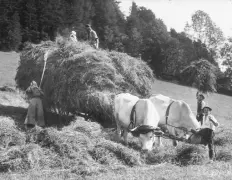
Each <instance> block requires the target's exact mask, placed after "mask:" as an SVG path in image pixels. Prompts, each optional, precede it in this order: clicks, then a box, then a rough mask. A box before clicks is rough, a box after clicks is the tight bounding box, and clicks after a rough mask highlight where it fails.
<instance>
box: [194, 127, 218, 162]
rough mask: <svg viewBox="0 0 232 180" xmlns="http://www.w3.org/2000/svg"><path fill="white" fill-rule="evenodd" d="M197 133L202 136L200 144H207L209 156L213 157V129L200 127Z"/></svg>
mask: <svg viewBox="0 0 232 180" xmlns="http://www.w3.org/2000/svg"><path fill="white" fill-rule="evenodd" d="M198 133H199V135H200V136H201V137H202V140H201V144H204V145H208V148H209V158H210V159H213V156H214V152H213V138H214V135H215V134H214V131H213V130H212V129H209V128H204V129H201V130H200V131H199V132H198Z"/></svg>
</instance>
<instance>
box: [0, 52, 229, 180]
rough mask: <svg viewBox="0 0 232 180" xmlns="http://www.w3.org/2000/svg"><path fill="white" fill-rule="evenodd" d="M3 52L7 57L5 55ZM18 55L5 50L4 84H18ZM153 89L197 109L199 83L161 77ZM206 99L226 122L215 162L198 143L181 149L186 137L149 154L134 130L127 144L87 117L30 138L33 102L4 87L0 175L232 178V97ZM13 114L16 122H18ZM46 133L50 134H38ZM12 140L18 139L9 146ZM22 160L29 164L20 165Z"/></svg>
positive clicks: (217, 141)
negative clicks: (25, 126)
mask: <svg viewBox="0 0 232 180" xmlns="http://www.w3.org/2000/svg"><path fill="white" fill-rule="evenodd" d="M2 55H3V56H4V57H3V58H4V59H5V61H2V59H3V58H2ZM18 59H19V57H18V55H17V54H16V53H12V54H10V53H0V60H1V62H2V64H1V66H0V73H4V76H0V77H1V80H0V86H2V85H10V86H12V85H14V84H15V83H14V75H15V70H16V68H17V64H18V62H17V61H18ZM153 91H154V94H159V93H160V94H164V95H167V96H170V97H172V98H174V99H182V100H184V101H186V102H187V103H188V104H190V106H191V109H192V110H193V111H195V109H196V96H195V95H196V89H193V88H190V87H185V86H180V85H177V84H173V83H168V82H163V81H158V80H157V81H156V82H155V84H154V87H153ZM206 102H207V103H208V104H209V105H210V106H211V107H212V108H213V114H214V115H215V117H216V118H217V119H218V121H219V123H220V127H219V128H218V129H217V130H216V137H215V150H216V159H215V160H214V161H213V162H210V161H208V159H207V150H205V151H204V147H202V146H196V150H197V151H194V152H193V153H190V157H186V156H185V155H184V154H181V152H183V150H186V149H188V148H189V146H188V145H185V144H183V143H180V145H179V146H178V148H176V149H174V148H173V146H171V142H170V141H169V140H164V147H163V148H160V149H155V150H154V151H153V152H151V153H150V154H149V155H148V156H146V157H144V155H143V154H141V153H140V151H139V149H138V142H137V140H136V139H135V138H132V137H131V136H130V137H129V147H125V146H124V145H122V144H120V143H115V142H113V141H112V139H113V134H114V132H112V131H111V130H110V129H103V128H101V127H100V126H99V125H98V124H96V123H90V122H84V121H83V120H77V121H75V122H74V123H72V124H71V125H69V126H66V127H64V128H62V130H59V131H58V130H56V129H54V128H47V129H46V131H45V132H43V131H40V130H38V131H37V132H34V133H33V138H32V139H34V140H33V142H30V143H29V144H25V141H23V140H24V138H25V136H26V135H25V132H23V131H21V130H19V129H17V124H18V123H21V124H22V123H23V119H24V113H25V108H26V107H27V103H26V102H25V101H24V99H23V98H22V97H21V94H19V93H18V92H0V123H1V125H0V126H1V127H0V135H1V136H0V170H1V172H2V173H1V174H0V179H6V180H10V179H19V180H21V179H25V180H26V179H43V180H47V179H51V180H53V179H54V180H61V179H91V180H95V179H101V180H106V179H107V180H108V179H115V180H116V179H117V180H118V179H125V180H128V179H138V180H149V179H157V180H169V179H170V180H199V179H204V180H208V179H218V180H229V179H232V164H231V163H232V153H231V149H232V144H231V143H232V123H231V119H232V111H231V109H232V97H229V96H224V95H219V94H210V95H208V96H206ZM13 120H14V121H15V122H16V126H15V125H13V124H12V121H13ZM15 127H16V129H14V128H15ZM4 130H7V133H8V134H10V133H11V137H12V139H11V140H8V139H4V137H5V136H3V135H5V134H4ZM13 130H14V131H13ZM41 135H43V137H44V135H46V136H45V138H43V139H42V140H41V139H40V140H38V138H39V137H41ZM6 140H8V141H11V142H12V143H15V145H14V146H12V145H11V146H10V147H5V146H3V145H5V144H6ZM8 144H9V143H8ZM194 147H195V146H194ZM191 149H194V148H192V147H191V148H190V150H191ZM197 152H198V153H197ZM177 156H178V157H179V159H176V157H177ZM60 161H61V162H60ZM17 163H18V164H21V166H22V167H24V168H21V169H20V168H19V167H18V166H17ZM186 163H187V164H186ZM41 167H43V168H41ZM18 168H19V169H18ZM3 170H6V171H3ZM3 172H4V173H3Z"/></svg>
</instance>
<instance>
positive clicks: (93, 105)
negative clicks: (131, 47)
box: [15, 37, 154, 120]
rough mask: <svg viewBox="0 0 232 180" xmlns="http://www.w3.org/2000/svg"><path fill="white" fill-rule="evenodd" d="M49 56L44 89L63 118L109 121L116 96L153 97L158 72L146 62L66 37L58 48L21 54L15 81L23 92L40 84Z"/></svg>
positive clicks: (58, 42)
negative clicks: (76, 115)
mask: <svg viewBox="0 0 232 180" xmlns="http://www.w3.org/2000/svg"><path fill="white" fill-rule="evenodd" d="M46 53H47V54H46ZM45 54H46V55H47V64H46V70H45V73H44V78H43V80H42V84H41V88H42V90H43V91H44V93H45V100H46V107H47V108H48V109H50V110H54V111H58V112H59V113H61V114H67V113H70V112H71V113H75V112H84V113H88V114H91V115H92V116H93V117H95V118H97V119H98V120H106V119H107V120H109V119H111V118H112V110H113V106H112V101H113V99H114V95H115V94H117V93H121V92H130V93H132V94H135V95H138V96H143V97H144V96H148V95H150V93H151V89H152V84H153V81H154V77H153V72H152V70H151V69H150V68H149V66H148V65H147V64H146V63H145V62H143V61H142V60H138V59H136V58H133V57H130V56H129V55H127V54H125V53H119V52H114V51H111V52H109V51H105V50H95V49H93V48H92V47H91V46H89V45H88V44H86V43H83V42H77V43H75V42H71V41H68V40H66V39H64V38H61V37H59V38H57V40H56V42H52V41H46V42H42V43H41V44H38V45H35V44H29V45H28V46H27V47H26V48H25V49H24V50H23V51H22V53H21V56H20V64H19V67H18V70H17V74H16V78H15V80H16V83H17V86H18V87H19V88H20V89H23V90H25V89H26V88H27V87H28V86H29V84H30V82H31V81H32V80H36V81H37V83H38V84H40V81H41V75H42V71H43V67H44V55H45Z"/></svg>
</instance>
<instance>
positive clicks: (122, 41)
mask: <svg viewBox="0 0 232 180" xmlns="http://www.w3.org/2000/svg"><path fill="white" fill-rule="evenodd" d="M119 5H120V2H119V1H116V0H45V1H41V0H0V27H1V28H0V50H4V51H8V50H18V49H19V50H20V49H21V48H22V47H23V45H24V43H25V42H32V43H39V42H41V41H45V40H54V39H55V37H56V36H57V34H61V35H64V36H65V35H68V34H69V33H70V31H71V30H75V31H76V32H77V39H78V40H81V41H82V40H86V39H87V33H86V30H85V24H87V23H89V24H91V25H92V27H93V29H94V30H95V31H96V32H97V34H98V36H99V39H100V47H101V48H104V49H108V50H110V51H111V50H116V51H119V52H125V53H128V54H129V55H131V56H133V57H138V58H141V59H142V60H144V61H146V62H147V63H148V64H149V65H150V67H151V68H152V69H153V71H154V73H155V75H156V76H157V77H160V78H166V79H169V80H170V79H171V80H174V79H175V80H178V81H180V82H183V84H187V83H186V82H188V84H187V85H193V84H191V83H193V80H192V81H189V77H188V76H186V75H185V76H184V77H183V71H184V70H186V68H188V67H189V66H192V67H195V69H196V68H197V67H198V66H194V64H197V63H198V62H200V61H202V63H207V67H208V63H209V65H210V66H212V67H213V68H208V69H211V70H212V69H213V70H214V72H213V75H214V77H216V80H217V81H216V86H217V88H218V89H220V88H221V89H226V90H228V91H231V90H232V88H231V81H230V80H231V77H232V73H231V72H232V70H231V69H232V68H231V67H232V63H231V57H230V52H231V49H232V45H231V44H232V43H231V42H232V41H231V39H229V40H227V41H226V43H224V42H225V38H224V35H223V33H222V31H221V30H220V28H219V27H217V26H216V24H215V23H214V22H213V21H212V20H211V18H210V17H209V15H208V14H207V13H205V12H203V11H196V12H195V13H194V14H193V16H192V20H191V22H188V23H187V24H186V27H185V31H184V32H181V33H178V32H176V31H175V29H171V30H170V31H168V30H167V27H166V25H165V23H164V22H163V21H162V20H161V19H159V18H157V17H156V16H155V14H154V13H153V12H152V11H151V10H149V9H146V8H144V7H138V6H137V5H136V3H135V2H133V3H132V6H131V9H130V14H129V16H127V17H125V15H124V14H123V13H122V12H121V10H120V8H119ZM219 47H220V48H219ZM218 58H221V59H224V64H225V65H227V66H228V68H227V70H226V72H222V71H221V70H220V68H219V65H218V63H217V60H218ZM198 64H199V63H198ZM200 64H201V63H200ZM190 69H191V68H190ZM191 71H195V70H194V68H193V69H192V70H191ZM186 72H188V71H185V73H186ZM191 74H194V73H191ZM209 74H212V72H210V73H209ZM195 76H197V74H195ZM186 78H187V79H186ZM209 78H210V76H209ZM189 82H190V83H189ZM231 94H232V93H231Z"/></svg>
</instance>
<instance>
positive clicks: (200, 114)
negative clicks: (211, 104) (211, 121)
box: [196, 92, 205, 125]
mask: <svg viewBox="0 0 232 180" xmlns="http://www.w3.org/2000/svg"><path fill="white" fill-rule="evenodd" d="M196 96H197V117H196V118H197V120H198V122H200V123H201V125H202V118H203V108H204V106H205V101H204V99H205V96H204V95H203V94H201V93H199V92H197V94H196Z"/></svg>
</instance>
